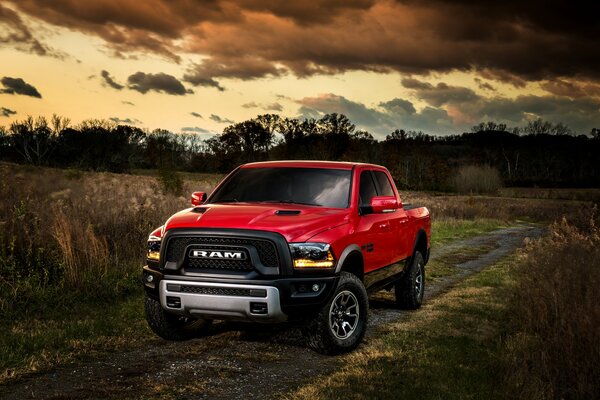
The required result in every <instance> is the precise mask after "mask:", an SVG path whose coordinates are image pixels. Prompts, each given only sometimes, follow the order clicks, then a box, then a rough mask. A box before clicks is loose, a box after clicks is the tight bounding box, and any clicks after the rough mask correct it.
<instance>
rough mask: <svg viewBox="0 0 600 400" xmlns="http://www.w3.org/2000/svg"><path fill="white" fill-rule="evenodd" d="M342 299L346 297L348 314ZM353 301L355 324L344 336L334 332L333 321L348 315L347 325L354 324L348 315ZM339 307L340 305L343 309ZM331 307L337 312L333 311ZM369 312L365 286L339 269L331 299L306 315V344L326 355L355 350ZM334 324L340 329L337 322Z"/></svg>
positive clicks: (361, 336)
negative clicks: (339, 272)
mask: <svg viewBox="0 0 600 400" xmlns="http://www.w3.org/2000/svg"><path fill="white" fill-rule="evenodd" d="M344 298H345V299H346V304H345V305H350V306H349V308H348V309H347V310H348V311H347V313H346V308H345V305H344V304H342V303H343V300H344ZM334 303H335V304H334ZM353 303H355V304H356V306H357V311H358V312H357V317H356V324H355V326H354V329H353V330H351V331H350V332H349V335H348V336H347V337H343V338H340V337H338V336H336V334H335V333H334V330H335V328H333V327H332V325H331V324H332V321H334V320H339V319H340V318H348V321H349V326H350V325H352V324H354V320H353V319H352V317H349V315H350V314H352V313H354V311H355V310H354V308H353V307H352V304H353ZM338 306H342V307H343V310H342V309H341V308H338ZM333 310H338V311H336V312H335V313H333V312H332V311H333ZM368 312H369V297H368V296H367V291H366V290H365V286H364V285H363V283H362V282H361V280H360V279H359V278H358V277H357V276H356V275H354V274H350V273H348V272H342V273H341V276H340V280H339V281H338V285H337V287H336V289H335V292H334V293H333V295H332V296H331V299H330V300H329V301H328V302H327V304H325V306H324V307H323V308H322V309H321V311H319V313H318V314H317V315H315V316H313V317H312V318H309V319H308V320H307V321H306V324H305V325H304V327H303V333H304V335H305V336H306V338H307V341H308V345H309V347H311V348H312V349H314V350H316V351H317V352H319V353H322V354H326V355H336V354H341V353H346V352H349V351H351V350H354V349H355V348H356V347H357V346H358V345H359V344H360V342H361V341H362V339H363V337H364V336H365V332H366V330H367V318H368ZM332 318H333V319H332ZM337 326H338V328H339V326H340V325H339V324H338V325H337ZM338 333H339V329H338Z"/></svg>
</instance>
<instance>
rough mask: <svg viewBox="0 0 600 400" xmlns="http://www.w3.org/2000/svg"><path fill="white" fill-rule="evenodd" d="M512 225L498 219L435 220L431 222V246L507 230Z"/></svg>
mask: <svg viewBox="0 0 600 400" xmlns="http://www.w3.org/2000/svg"><path fill="white" fill-rule="evenodd" d="M509 225H510V223H507V222H506V221H501V220H496V219H486V218H481V219H474V220H465V219H454V218H444V219H433V220H432V222H431V244H432V245H434V246H435V245H440V244H445V243H448V242H451V241H454V240H459V239H466V238H469V237H472V236H477V235H481V234H484V233H487V232H491V231H493V230H496V229H500V228H506V227H507V226H509Z"/></svg>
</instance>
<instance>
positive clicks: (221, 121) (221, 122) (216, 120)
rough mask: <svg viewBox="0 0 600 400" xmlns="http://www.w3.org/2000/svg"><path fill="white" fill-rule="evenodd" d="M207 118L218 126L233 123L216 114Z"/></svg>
mask: <svg viewBox="0 0 600 400" xmlns="http://www.w3.org/2000/svg"><path fill="white" fill-rule="evenodd" d="M209 118H210V119H211V120H213V121H215V122H218V123H219V124H233V123H234V121H232V120H230V119H229V118H222V117H219V116H218V115H216V114H210V117H209Z"/></svg>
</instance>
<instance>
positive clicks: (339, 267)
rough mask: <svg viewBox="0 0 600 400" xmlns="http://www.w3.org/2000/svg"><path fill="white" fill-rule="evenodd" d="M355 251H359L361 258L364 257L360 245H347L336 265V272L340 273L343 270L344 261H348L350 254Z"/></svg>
mask: <svg viewBox="0 0 600 400" xmlns="http://www.w3.org/2000/svg"><path fill="white" fill-rule="evenodd" d="M355 252H356V253H358V254H359V255H360V258H361V259H362V251H361V249H360V246H359V245H357V244H354V243H353V244H350V245H348V246H346V248H345V249H344V250H343V251H342V254H340V258H339V259H338V262H337V265H336V267H335V273H336V274H339V273H340V271H341V270H342V267H343V266H344V262H345V261H346V259H347V258H348V256H350V254H352V253H355Z"/></svg>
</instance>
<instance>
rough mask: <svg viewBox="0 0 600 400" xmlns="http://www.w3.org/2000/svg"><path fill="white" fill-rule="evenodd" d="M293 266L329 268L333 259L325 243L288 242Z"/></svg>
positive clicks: (332, 263)
mask: <svg viewBox="0 0 600 400" xmlns="http://www.w3.org/2000/svg"><path fill="white" fill-rule="evenodd" d="M290 251H291V252H292V259H293V260H294V268H331V267H333V266H334V265H335V259H334V258H333V253H332V252H331V248H330V246H329V245H328V244H326V243H290Z"/></svg>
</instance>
